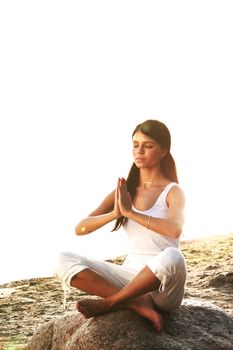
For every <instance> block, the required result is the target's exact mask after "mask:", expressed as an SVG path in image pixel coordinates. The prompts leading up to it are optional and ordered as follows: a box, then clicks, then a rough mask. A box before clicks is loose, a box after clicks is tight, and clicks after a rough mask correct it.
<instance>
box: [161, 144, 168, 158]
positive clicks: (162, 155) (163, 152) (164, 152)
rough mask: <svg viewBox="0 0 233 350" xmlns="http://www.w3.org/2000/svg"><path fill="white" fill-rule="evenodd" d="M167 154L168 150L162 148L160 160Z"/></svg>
mask: <svg viewBox="0 0 233 350" xmlns="http://www.w3.org/2000/svg"><path fill="white" fill-rule="evenodd" d="M167 154H168V150H167V149H166V148H164V147H162V148H161V159H162V158H164V157H165V156H166V155H167Z"/></svg>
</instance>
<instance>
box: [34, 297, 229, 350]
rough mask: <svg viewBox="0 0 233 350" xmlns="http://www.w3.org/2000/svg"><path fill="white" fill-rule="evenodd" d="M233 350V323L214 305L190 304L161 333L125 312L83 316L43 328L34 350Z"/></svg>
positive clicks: (51, 322) (71, 316)
mask: <svg viewBox="0 0 233 350" xmlns="http://www.w3.org/2000/svg"><path fill="white" fill-rule="evenodd" d="M51 349H53V350H65V349H67V350H68V349H69V350H87V349H88V350H109V349H111V350H122V349H124V350H134V349H135V350H156V349H158V350H170V349H173V350H186V349H189V350H192V349H193V350H196V349H202V350H205V349H211V350H214V349H216V350H217V349H218V350H233V319H232V318H231V317H230V316H228V315H227V314H226V313H225V312H224V311H222V310H221V309H219V308H218V307H216V306H214V305H212V304H211V303H208V302H203V301H197V300H191V299H189V300H184V303H183V305H182V306H181V307H180V308H179V309H178V310H177V311H176V312H174V313H173V314H172V315H171V316H170V317H169V318H168V319H167V321H166V323H165V328H164V330H163V332H161V333H159V334H158V333H156V332H155V330H154V328H153V327H152V326H151V324H150V323H149V322H147V321H146V320H144V319H143V318H142V317H139V316H138V315H136V314H135V313H133V312H131V311H128V310H124V311H123V310H122V311H117V312H112V313H109V314H106V315H104V316H100V317H97V318H91V319H85V318H84V317H83V316H82V315H80V314H78V313H76V312H75V313H71V314H70V315H66V316H63V317H59V318H55V319H53V320H52V321H50V322H48V323H47V324H45V325H43V326H42V327H40V329H39V330H38V331H37V332H36V333H35V335H34V336H33V337H32V339H31V340H30V343H29V346H28V350H51Z"/></svg>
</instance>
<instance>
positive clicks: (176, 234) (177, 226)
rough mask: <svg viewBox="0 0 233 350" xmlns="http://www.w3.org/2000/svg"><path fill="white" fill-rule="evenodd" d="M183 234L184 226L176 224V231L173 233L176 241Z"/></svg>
mask: <svg viewBox="0 0 233 350" xmlns="http://www.w3.org/2000/svg"><path fill="white" fill-rule="evenodd" d="M181 233H182V226H181V225H180V224H176V225H175V226H174V229H173V232H172V236H173V238H175V239H177V238H179V237H180V235H181Z"/></svg>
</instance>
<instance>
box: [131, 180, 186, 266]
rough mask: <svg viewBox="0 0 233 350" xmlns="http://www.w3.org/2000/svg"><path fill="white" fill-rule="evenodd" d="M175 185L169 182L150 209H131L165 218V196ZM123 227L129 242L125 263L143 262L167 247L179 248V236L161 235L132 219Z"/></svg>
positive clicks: (166, 213)
mask: <svg viewBox="0 0 233 350" xmlns="http://www.w3.org/2000/svg"><path fill="white" fill-rule="evenodd" d="M176 185H177V183H176V182H170V183H169V184H168V185H167V186H166V187H165V188H164V190H163V191H162V193H161V194H160V195H159V197H158V199H157V200H156V202H155V204H154V205H153V206H152V207H151V208H150V209H148V210H145V211H140V210H137V209H136V208H134V207H133V210H134V211H136V212H138V213H142V214H145V215H150V216H152V217H156V218H162V219H166V218H167V216H168V207H167V203H166V197H167V194H168V192H169V191H170V189H171V188H172V187H173V186H176ZM124 229H125V231H126V233H127V236H128V244H129V252H128V255H127V258H126V260H125V263H127V264H130V265H131V263H133V265H135V264H136V265H137V263H139V264H140V263H142V264H144V263H145V262H146V261H147V260H148V259H149V258H150V257H152V256H155V255H157V254H158V253H160V252H161V251H162V250H164V249H165V248H167V247H175V248H178V249H179V246H180V239H179V238H177V239H175V238H171V237H168V236H165V235H161V234H160V233H157V232H154V231H152V230H149V229H147V228H146V227H144V226H142V225H140V224H137V223H136V222H135V221H133V220H128V221H127V223H126V224H125V226H124ZM135 267H136V266H135Z"/></svg>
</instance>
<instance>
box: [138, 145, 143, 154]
mask: <svg viewBox="0 0 233 350" xmlns="http://www.w3.org/2000/svg"><path fill="white" fill-rule="evenodd" d="M137 151H138V153H139V154H143V153H144V147H143V146H141V147H140V146H139V147H138V149H137Z"/></svg>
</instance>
